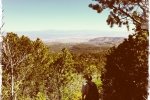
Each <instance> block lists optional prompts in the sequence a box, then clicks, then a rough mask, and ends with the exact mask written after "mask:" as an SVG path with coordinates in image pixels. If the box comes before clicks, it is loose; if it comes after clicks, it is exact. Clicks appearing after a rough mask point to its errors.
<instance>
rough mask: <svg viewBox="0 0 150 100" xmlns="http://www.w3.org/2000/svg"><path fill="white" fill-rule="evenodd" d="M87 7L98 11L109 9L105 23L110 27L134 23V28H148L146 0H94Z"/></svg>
mask: <svg viewBox="0 0 150 100" xmlns="http://www.w3.org/2000/svg"><path fill="white" fill-rule="evenodd" d="M94 1H95V3H94V4H90V5H89V7H91V8H92V9H94V10H96V11H97V12H98V13H101V12H102V11H104V10H106V9H109V11H110V14H108V18H107V23H108V25H110V26H111V27H113V25H114V24H116V25H118V26H120V27H121V26H122V25H126V26H127V28H128V29H129V25H130V24H134V25H135V27H136V30H140V29H143V28H144V29H147V30H148V12H149V11H148V0H94Z"/></svg>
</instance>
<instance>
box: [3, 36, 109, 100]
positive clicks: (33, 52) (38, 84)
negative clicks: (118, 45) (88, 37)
mask: <svg viewBox="0 0 150 100" xmlns="http://www.w3.org/2000/svg"><path fill="white" fill-rule="evenodd" d="M3 44H4V49H3V65H4V67H3V70H4V71H3V99H4V100H8V99H10V98H16V99H17V100H31V99H32V100H41V99H42V100H52V99H53V100H70V99H71V100H78V99H80V98H81V86H82V81H83V78H82V76H83V75H84V74H90V75H92V76H93V81H94V82H96V84H97V86H98V89H99V93H100V94H101V85H102V83H101V79H100V76H101V74H100V73H101V71H102V70H103V67H104V65H105V62H106V59H105V56H106V54H107V53H108V52H109V48H110V47H107V46H106V47H103V46H102V47H101V46H94V45H91V44H90V45H89V44H76V45H72V46H65V44H61V45H62V46H59V44H55V46H54V45H53V46H51V45H47V44H45V43H43V42H42V41H41V40H40V39H37V40H35V41H32V40H30V39H29V38H28V37H26V36H21V37H19V36H18V35H17V34H15V33H8V34H7V35H6V36H5V37H4V42H3ZM56 48H58V49H57V50H56Z"/></svg>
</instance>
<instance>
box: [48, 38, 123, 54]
mask: <svg viewBox="0 0 150 100" xmlns="http://www.w3.org/2000/svg"><path fill="white" fill-rule="evenodd" d="M124 39H125V38H124V37H98V38H93V39H89V40H88V41H87V42H80V43H79V42H73V43H70V42H67V43H64V42H46V44H47V45H48V46H49V47H50V49H51V50H52V51H60V50H61V49H62V48H68V49H70V50H71V51H74V52H99V51H100V50H101V49H102V48H103V49H107V48H110V47H112V46H118V45H119V44H120V43H121V42H123V40H124Z"/></svg>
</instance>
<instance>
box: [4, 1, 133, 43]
mask: <svg viewBox="0 0 150 100" xmlns="http://www.w3.org/2000/svg"><path fill="white" fill-rule="evenodd" d="M92 2H93V1H92V0H76V1H70V0H61V1H57V0H45V1H41V0H25V1H24V0H13V1H10V0H4V1H3V9H4V12H3V15H4V22H5V25H4V28H3V31H5V32H15V33H18V34H19V35H26V36H29V37H30V38H31V39H35V38H37V37H38V38H41V39H42V40H44V41H45V40H49V39H50V40H55V41H57V40H61V39H62V38H63V39H65V40H66V39H68V41H69V40H72V38H82V39H81V41H83V40H86V39H87V38H90V37H91V38H92V37H127V36H128V34H129V33H131V32H128V31H127V28H126V27H125V26H123V27H121V28H118V26H114V27H113V28H110V27H109V26H108V25H107V23H106V19H107V16H108V12H109V11H107V10H106V11H104V12H103V13H101V14H98V13H96V12H95V11H93V10H92V9H91V8H89V7H88V5H89V4H90V3H92ZM77 6H78V7H77ZM60 38H61V39H60ZM79 40H80V39H78V41H79ZM75 41H76V40H75Z"/></svg>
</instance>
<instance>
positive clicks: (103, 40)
mask: <svg viewBox="0 0 150 100" xmlns="http://www.w3.org/2000/svg"><path fill="white" fill-rule="evenodd" d="M124 39H125V38H123V37H98V38H94V39H90V40H89V41H88V43H89V44H93V45H112V46H113V45H118V44H120V43H121V42H123V40H124Z"/></svg>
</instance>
